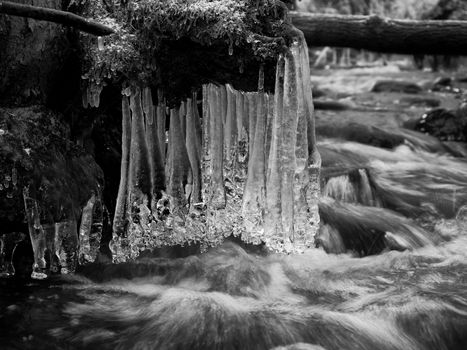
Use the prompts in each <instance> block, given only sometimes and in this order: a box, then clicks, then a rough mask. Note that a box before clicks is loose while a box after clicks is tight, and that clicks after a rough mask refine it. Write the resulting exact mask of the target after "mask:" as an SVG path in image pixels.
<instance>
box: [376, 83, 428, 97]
mask: <svg viewBox="0 0 467 350" xmlns="http://www.w3.org/2000/svg"><path fill="white" fill-rule="evenodd" d="M422 90H423V89H422V88H421V87H420V86H419V85H418V84H415V83H413V82H411V81H403V80H379V81H377V82H376V83H375V84H374V85H373V87H372V89H371V92H399V93H404V94H418V93H420V92H422Z"/></svg>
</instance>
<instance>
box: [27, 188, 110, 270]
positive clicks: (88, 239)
mask: <svg viewBox="0 0 467 350" xmlns="http://www.w3.org/2000/svg"><path fill="white" fill-rule="evenodd" d="M29 192H30V191H29V188H28V187H25V188H24V189H23V198H24V209H25V214H26V220H27V223H28V230H29V235H30V238H31V244H32V250H33V254H34V263H33V269H32V270H33V271H32V274H31V277H32V278H34V279H44V278H47V276H48V274H49V273H55V272H58V271H59V269H60V272H61V273H62V274H66V273H70V272H74V271H75V269H76V267H77V265H78V263H86V262H93V261H94V260H95V259H96V257H97V254H98V251H99V247H100V239H101V236H102V221H103V215H102V214H103V207H102V201H101V198H100V197H99V196H98V195H97V194H93V195H92V196H91V198H90V199H89V200H88V202H87V204H86V206H85V207H84V208H83V210H82V213H81V220H80V223H79V231H78V222H77V220H76V218H75V217H74V216H73V215H71V216H70V217H68V218H67V219H66V220H62V221H58V222H55V223H49V222H47V223H43V222H41V216H42V215H41V209H40V203H39V202H38V201H37V200H36V199H35V198H34V196H32V195H31V194H30V193H29ZM46 254H47V258H48V259H46ZM46 261H48V264H47V263H46Z"/></svg>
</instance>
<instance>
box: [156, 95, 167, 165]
mask: <svg viewBox="0 0 467 350" xmlns="http://www.w3.org/2000/svg"><path fill="white" fill-rule="evenodd" d="M165 122H166V106H165V100H164V95H163V94H162V90H160V89H159V90H157V121H156V124H157V139H158V140H159V150H160V152H161V156H162V159H163V160H164V159H165V157H166V146H165V145H166V138H167V137H166V131H165V124H166V123H165Z"/></svg>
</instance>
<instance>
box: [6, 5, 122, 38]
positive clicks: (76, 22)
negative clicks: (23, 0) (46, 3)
mask: <svg viewBox="0 0 467 350" xmlns="http://www.w3.org/2000/svg"><path fill="white" fill-rule="evenodd" d="M1 13H4V14H7V15H10V16H19V17H27V18H33V19H37V20H39V21H48V22H54V23H60V24H63V25H66V26H70V27H73V28H76V29H79V30H81V31H83V32H85V33H89V34H93V35H97V36H104V35H109V34H112V33H114V30H113V29H112V28H109V27H107V26H105V25H103V24H99V23H96V22H93V21H90V20H87V19H86V18H84V17H81V16H78V15H75V14H74V13H71V12H66V11H60V10H55V9H49V8H44V7H37V6H30V5H22V4H17V3H13V2H10V1H0V14H1Z"/></svg>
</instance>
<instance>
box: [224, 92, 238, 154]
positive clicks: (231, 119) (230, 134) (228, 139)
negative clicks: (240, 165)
mask: <svg viewBox="0 0 467 350" xmlns="http://www.w3.org/2000/svg"><path fill="white" fill-rule="evenodd" d="M226 89H227V116H226V121H225V127H224V148H225V159H226V161H227V162H228V163H230V161H231V152H232V145H233V143H234V142H235V141H236V135H237V128H236V126H237V125H236V111H235V108H236V102H235V92H234V90H233V89H232V87H231V86H230V85H227V88H226Z"/></svg>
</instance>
